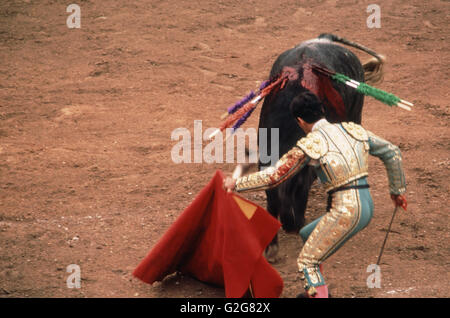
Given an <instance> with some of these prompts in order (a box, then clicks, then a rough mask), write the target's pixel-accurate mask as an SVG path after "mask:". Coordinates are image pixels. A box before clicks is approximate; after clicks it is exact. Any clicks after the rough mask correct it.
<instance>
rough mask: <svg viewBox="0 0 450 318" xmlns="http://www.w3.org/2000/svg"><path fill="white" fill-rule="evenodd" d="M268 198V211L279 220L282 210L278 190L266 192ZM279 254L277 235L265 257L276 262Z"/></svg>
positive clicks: (267, 249) (271, 261) (267, 248)
mask: <svg viewBox="0 0 450 318" xmlns="http://www.w3.org/2000/svg"><path fill="white" fill-rule="evenodd" d="M266 197H267V211H269V213H270V214H271V215H272V216H273V217H274V218H276V219H278V214H279V210H280V208H281V202H280V198H279V194H278V189H277V188H275V189H270V190H267V191H266ZM277 254H278V234H275V236H274V238H273V239H272V242H270V243H269V245H267V247H266V250H265V251H264V256H265V257H266V259H267V260H268V261H269V262H270V263H275V262H276V257H277Z"/></svg>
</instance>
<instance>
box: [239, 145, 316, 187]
mask: <svg viewBox="0 0 450 318" xmlns="http://www.w3.org/2000/svg"><path fill="white" fill-rule="evenodd" d="M309 160H310V158H309V157H308V156H307V155H305V153H304V152H303V151H302V150H301V149H300V148H298V147H297V146H294V148H292V149H291V150H289V151H288V152H287V153H286V154H284V155H283V156H282V157H281V159H280V160H278V161H277V163H276V165H275V167H268V168H267V169H265V170H262V171H259V172H255V173H252V174H249V175H247V176H243V177H240V178H238V179H237V180H236V188H235V191H236V192H245V191H255V190H265V189H269V188H272V187H275V186H277V185H279V184H280V183H282V182H283V181H285V180H287V179H288V178H289V177H290V176H292V175H294V174H295V173H296V172H297V171H299V170H301V169H302V168H303V167H304V166H305V165H306V164H307V163H308V162H309Z"/></svg>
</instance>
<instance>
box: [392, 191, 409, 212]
mask: <svg viewBox="0 0 450 318" xmlns="http://www.w3.org/2000/svg"><path fill="white" fill-rule="evenodd" d="M391 199H392V201H394V204H395V206H396V207H397V206H399V207H402V208H403V210H405V211H406V207H407V206H408V202H406V198H405V196H403V195H401V194H391Z"/></svg>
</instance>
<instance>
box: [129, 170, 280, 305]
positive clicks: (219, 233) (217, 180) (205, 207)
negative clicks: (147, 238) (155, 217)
mask: <svg viewBox="0 0 450 318" xmlns="http://www.w3.org/2000/svg"><path fill="white" fill-rule="evenodd" d="M222 182H223V174H222V172H220V171H217V172H216V174H215V175H214V177H213V178H212V180H211V181H210V182H209V183H208V185H207V186H206V187H205V188H203V189H202V191H201V192H200V193H199V194H198V195H197V197H196V198H195V199H194V201H193V202H192V203H191V204H190V205H189V206H188V207H187V208H186V209H185V210H184V211H183V213H182V214H181V215H180V216H179V217H178V218H177V220H176V221H175V222H174V224H173V225H172V226H171V227H170V228H169V229H168V231H167V232H166V233H165V234H164V235H163V237H162V238H161V239H160V240H159V241H158V243H157V244H156V245H155V246H154V247H153V248H152V250H151V251H150V252H149V254H148V255H147V256H146V257H145V258H144V259H143V260H142V261H141V263H140V264H139V265H138V267H137V268H136V269H135V270H134V272H133V275H134V276H135V277H137V278H139V279H141V280H142V281H144V282H146V283H149V284H152V283H153V282H155V281H161V280H162V279H164V277H166V276H167V275H169V274H171V273H174V272H175V271H179V272H181V273H184V274H189V275H192V276H193V277H195V278H197V279H199V280H200V281H203V282H207V283H212V284H215V285H219V286H224V287H225V294H226V297H232V298H238V297H242V296H244V294H245V293H246V292H247V290H248V289H249V287H251V291H252V293H253V296H254V297H264V298H266V297H267V298H269V297H279V296H280V294H281V292H282V289H283V281H282V279H281V277H280V275H279V274H278V272H277V271H276V270H275V269H274V268H273V267H272V266H271V265H270V264H269V263H268V262H267V261H266V259H265V258H264V256H263V251H264V249H265V248H266V246H267V245H268V244H269V242H270V241H271V240H272V239H273V237H274V236H275V234H276V233H277V231H278V229H279V228H280V223H279V222H278V221H277V220H276V219H275V218H274V217H272V216H271V215H270V214H269V213H268V212H267V211H266V210H264V209H263V208H261V207H260V206H258V205H256V204H254V203H252V202H250V201H248V200H246V199H244V198H242V197H240V196H238V195H236V194H235V193H227V192H226V191H225V190H224V189H223V187H222Z"/></svg>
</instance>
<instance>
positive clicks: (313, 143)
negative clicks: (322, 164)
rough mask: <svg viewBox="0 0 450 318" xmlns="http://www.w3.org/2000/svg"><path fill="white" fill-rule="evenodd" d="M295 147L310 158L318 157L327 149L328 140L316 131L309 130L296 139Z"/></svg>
mask: <svg viewBox="0 0 450 318" xmlns="http://www.w3.org/2000/svg"><path fill="white" fill-rule="evenodd" d="M297 147H299V148H300V149H301V150H303V151H304V152H305V154H306V155H307V156H308V157H310V158H312V159H319V158H320V157H322V156H323V155H325V154H326V153H327V151H328V142H327V140H326V139H325V137H324V136H323V135H322V134H321V133H320V132H318V131H313V132H310V133H309V134H308V135H307V136H306V137H303V138H302V139H300V140H299V141H297Z"/></svg>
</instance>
